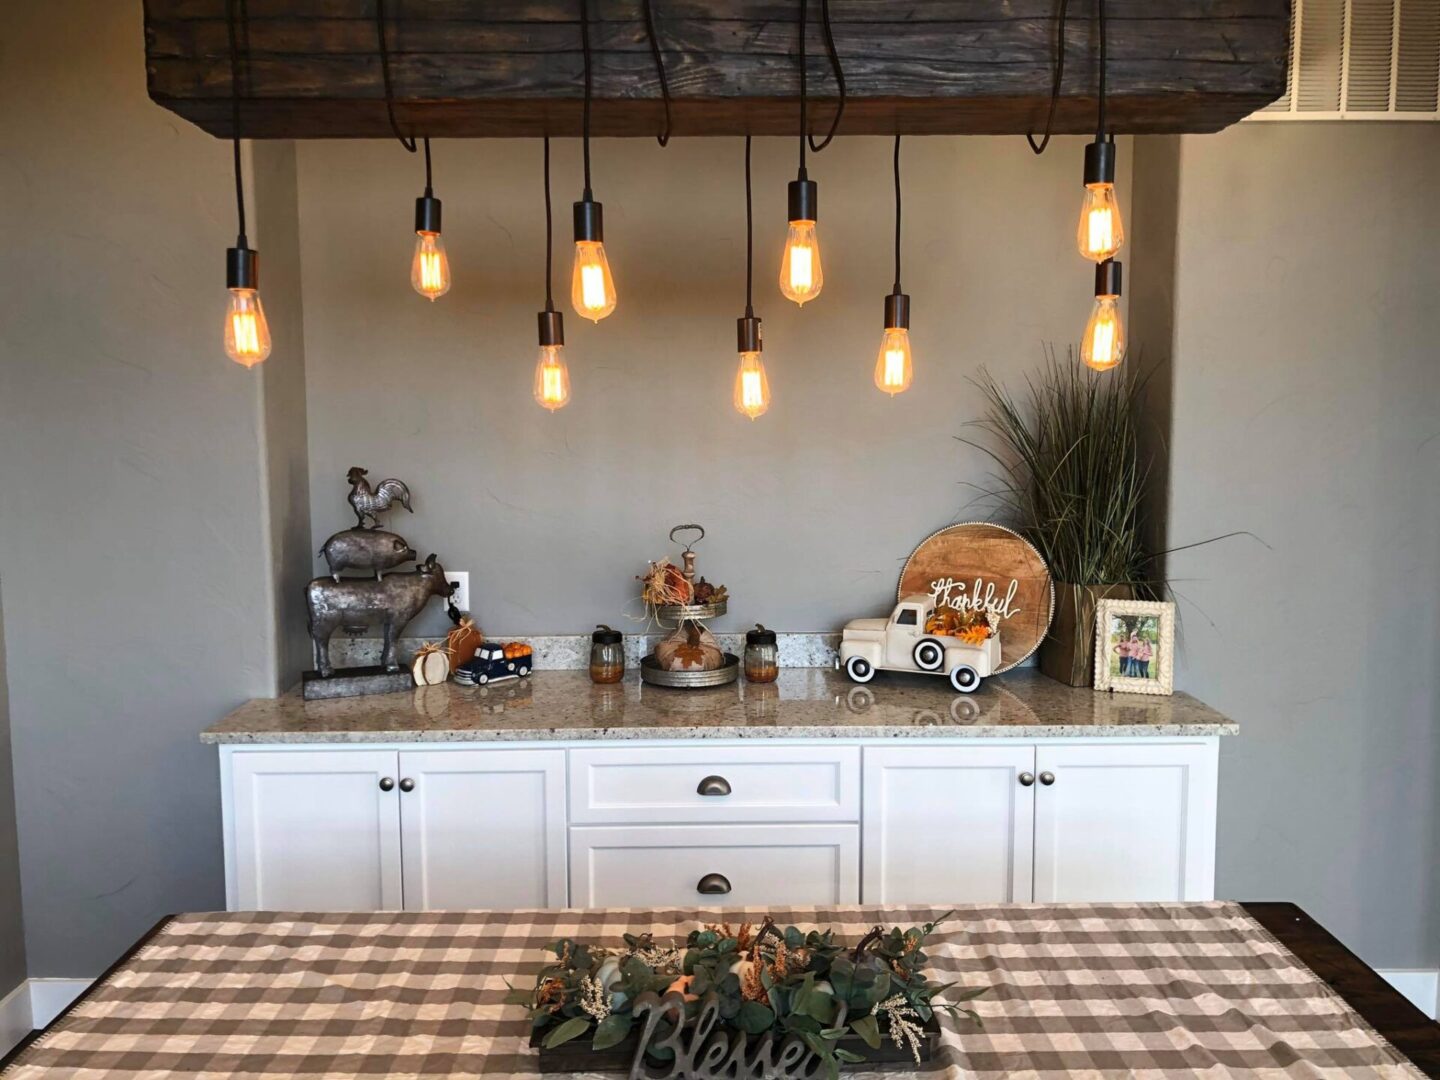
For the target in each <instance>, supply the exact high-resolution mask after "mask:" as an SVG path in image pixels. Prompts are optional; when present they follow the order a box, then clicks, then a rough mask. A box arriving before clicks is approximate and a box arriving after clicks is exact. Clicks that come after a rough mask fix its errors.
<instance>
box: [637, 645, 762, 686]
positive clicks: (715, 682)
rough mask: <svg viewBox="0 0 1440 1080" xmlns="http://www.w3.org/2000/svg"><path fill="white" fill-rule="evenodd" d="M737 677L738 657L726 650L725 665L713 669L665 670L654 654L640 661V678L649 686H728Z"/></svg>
mask: <svg viewBox="0 0 1440 1080" xmlns="http://www.w3.org/2000/svg"><path fill="white" fill-rule="evenodd" d="M739 677H740V658H739V657H738V656H736V655H735V654H734V653H728V652H727V653H726V654H725V666H724V667H718V668H716V669H715V670H714V671H666V670H665V669H664V668H662V667H661V666H660V665H659V664H657V663H656V662H655V657H654V656H647V657H645V658H644V659H642V660H641V661H640V678H641V680H642V681H644V682H647V683H649V684H650V685H651V686H671V687H675V688H677V689H686V690H698V689H703V688H704V687H707V686H728V685H729V684H730V683H733V682H734V681H735V680H736V679H738V678H739Z"/></svg>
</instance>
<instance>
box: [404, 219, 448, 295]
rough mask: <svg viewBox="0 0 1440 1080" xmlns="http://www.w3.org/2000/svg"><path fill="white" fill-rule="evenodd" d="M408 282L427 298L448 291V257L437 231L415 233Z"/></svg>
mask: <svg viewBox="0 0 1440 1080" xmlns="http://www.w3.org/2000/svg"><path fill="white" fill-rule="evenodd" d="M410 284H411V285H412V286H413V287H414V289H415V291H416V292H417V293H419V294H420V295H421V296H423V297H426V298H427V299H429V300H438V299H439V298H440V297H442V296H444V295H445V294H446V293H447V292H449V291H450V259H449V257H448V256H447V255H446V254H445V241H444V240H441V239H440V234H439V233H438V232H417V233H416V234H415V258H414V259H412V260H411V262H410Z"/></svg>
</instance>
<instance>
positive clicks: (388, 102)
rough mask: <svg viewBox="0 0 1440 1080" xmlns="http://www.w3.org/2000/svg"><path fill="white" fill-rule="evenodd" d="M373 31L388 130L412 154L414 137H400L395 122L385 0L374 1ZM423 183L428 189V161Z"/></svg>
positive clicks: (428, 141)
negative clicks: (377, 36) (382, 85)
mask: <svg viewBox="0 0 1440 1080" xmlns="http://www.w3.org/2000/svg"><path fill="white" fill-rule="evenodd" d="M375 29H376V30H377V31H378V34H379V38H380V76H381V78H382V79H383V81H384V83H385V115H386V116H388V117H389V118H390V130H391V131H392V132H394V134H395V138H396V139H398V140H399V141H400V145H401V146H403V147H404V148H405V149H406V150H409V151H410V153H412V154H413V153H415V151H416V149H417V148H418V147H417V145H416V142H415V136H414V135H411V136H409V137H408V138H407V137H406V136H404V135H402V134H401V133H400V125H399V124H397V123H396V122H395V87H394V85H393V84H392V83H391V82H390V46H389V43H388V42H386V40H385V0H375ZM425 145H426V147H427V149H428V147H429V145H430V140H429V139H426V140H425ZM425 183H426V186H427V187H428V186H429V183H430V177H429V162H428V161H427V162H426V177H425Z"/></svg>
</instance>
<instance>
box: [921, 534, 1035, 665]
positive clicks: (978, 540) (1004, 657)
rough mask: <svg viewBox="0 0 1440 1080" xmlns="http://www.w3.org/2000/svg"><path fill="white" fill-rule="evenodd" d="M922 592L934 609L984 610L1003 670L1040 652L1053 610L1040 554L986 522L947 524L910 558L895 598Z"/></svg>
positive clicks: (1025, 542)
mask: <svg viewBox="0 0 1440 1080" xmlns="http://www.w3.org/2000/svg"><path fill="white" fill-rule="evenodd" d="M915 593H924V594H926V595H928V596H933V597H935V603H936V606H937V607H951V608H955V609H957V610H959V611H965V612H969V611H984V612H985V613H986V614H988V615H990V616H991V619H992V622H994V623H995V624H996V625H998V627H999V631H1000V667H999V668H998V669H997V670H998V671H1008V670H1010V669H1011V668H1012V667H1014V666H1015V665H1016V664H1019V663H1021V662H1022V661H1024V660H1025V659H1026V658H1027V657H1029V656H1030V654H1031V653H1033V652H1034V651H1035V650H1036V649H1038V648H1039V647H1040V642H1041V641H1043V640H1044V639H1045V632H1046V631H1047V630H1048V629H1049V628H1050V618H1051V616H1052V615H1053V614H1054V611H1055V585H1054V583H1053V582H1052V581H1051V578H1050V570H1049V568H1048V567H1047V566H1046V565H1045V560H1044V559H1042V558H1041V557H1040V552H1038V551H1036V550H1035V547H1034V545H1033V544H1031V543H1030V542H1029V541H1028V540H1026V539H1025V538H1024V537H1022V536H1021V535H1020V534H1019V533H1016V532H1014V531H1013V530H1011V529H1007V528H1005V527H1004V526H1003V525H994V524H990V523H989V522H967V523H965V524H963V525H951V526H950V527H949V528H946V529H941V530H940V531H939V532H937V533H932V534H931V535H929V536H927V537H926V538H925V539H924V540H922V541H921V542H920V546H919V547H917V548H916V549H915V550H914V551H912V552H911V553H910V558H908V559H906V560H905V566H904V568H903V569H902V570H901V571H900V586H899V588H898V589H897V591H896V596H897V598H898V597H903V596H911V595H914V594H915Z"/></svg>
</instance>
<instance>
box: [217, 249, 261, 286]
mask: <svg viewBox="0 0 1440 1080" xmlns="http://www.w3.org/2000/svg"><path fill="white" fill-rule="evenodd" d="M225 287H226V288H227V289H258V288H260V253H259V252H258V251H255V250H253V249H251V248H248V247H232V248H226V249H225Z"/></svg>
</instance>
